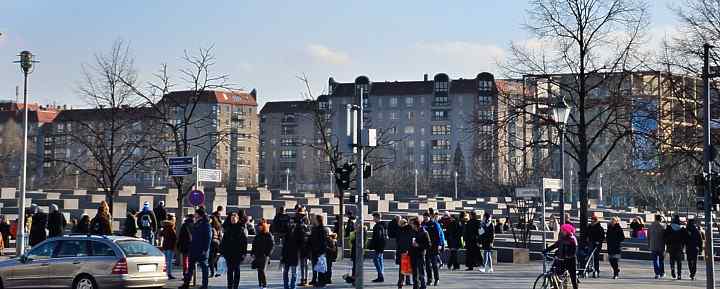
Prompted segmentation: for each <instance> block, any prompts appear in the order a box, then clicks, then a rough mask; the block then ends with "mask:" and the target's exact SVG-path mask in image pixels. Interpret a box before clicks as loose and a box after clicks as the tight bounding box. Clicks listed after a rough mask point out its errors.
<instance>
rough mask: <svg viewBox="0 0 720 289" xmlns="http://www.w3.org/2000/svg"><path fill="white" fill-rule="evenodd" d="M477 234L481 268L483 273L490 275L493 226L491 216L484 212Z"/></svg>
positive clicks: (493, 235)
mask: <svg viewBox="0 0 720 289" xmlns="http://www.w3.org/2000/svg"><path fill="white" fill-rule="evenodd" d="M478 234H479V235H480V242H481V245H482V250H483V261H484V262H483V263H484V265H483V267H484V269H485V273H492V272H494V270H493V264H492V250H493V243H494V242H495V226H494V225H493V223H492V215H490V213H488V212H485V214H483V221H482V223H481V224H480V232H478Z"/></svg>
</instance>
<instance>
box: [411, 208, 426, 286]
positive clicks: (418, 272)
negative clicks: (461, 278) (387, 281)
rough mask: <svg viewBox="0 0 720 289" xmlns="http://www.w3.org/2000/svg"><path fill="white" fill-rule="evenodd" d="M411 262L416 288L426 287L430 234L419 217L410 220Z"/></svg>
mask: <svg viewBox="0 0 720 289" xmlns="http://www.w3.org/2000/svg"><path fill="white" fill-rule="evenodd" d="M410 226H411V227H412V232H411V233H410V236H411V241H410V264H411V266H412V279H413V288H414V289H426V288H427V285H426V283H425V254H426V252H427V250H428V249H430V246H431V244H430V235H429V234H428V232H427V231H425V228H423V226H422V225H420V220H418V219H417V218H415V219H412V220H411V221H410Z"/></svg>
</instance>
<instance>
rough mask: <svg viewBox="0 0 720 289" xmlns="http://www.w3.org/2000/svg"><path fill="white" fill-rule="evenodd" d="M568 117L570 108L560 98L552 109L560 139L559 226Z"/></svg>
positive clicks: (561, 222) (562, 200)
mask: <svg viewBox="0 0 720 289" xmlns="http://www.w3.org/2000/svg"><path fill="white" fill-rule="evenodd" d="M569 116H570V107H569V106H568V105H567V103H566V102H565V98H564V97H562V98H560V100H559V101H558V103H557V105H555V107H553V109H552V118H553V120H554V121H555V123H557V124H558V126H559V131H560V132H559V133H558V137H560V172H561V173H562V178H561V181H562V190H561V192H560V224H565V221H566V220H565V125H566V124H567V120H568V117H569Z"/></svg>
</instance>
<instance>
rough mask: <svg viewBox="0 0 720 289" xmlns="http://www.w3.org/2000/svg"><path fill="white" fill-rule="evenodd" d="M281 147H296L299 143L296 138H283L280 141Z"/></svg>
mask: <svg viewBox="0 0 720 289" xmlns="http://www.w3.org/2000/svg"><path fill="white" fill-rule="evenodd" d="M280 145H281V146H285V147H289V146H296V145H297V141H296V140H295V139H294V138H283V139H280Z"/></svg>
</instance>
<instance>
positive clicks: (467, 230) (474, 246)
mask: <svg viewBox="0 0 720 289" xmlns="http://www.w3.org/2000/svg"><path fill="white" fill-rule="evenodd" d="M478 230H480V220H478V219H477V213H475V211H470V214H469V215H468V217H467V219H465V225H463V239H464V241H465V266H466V267H467V269H465V271H472V270H474V268H475V266H478V265H479V264H481V263H483V262H478V261H482V260H480V259H481V258H482V256H481V255H480V246H478V244H479V243H480V242H479V241H480V236H479V235H478Z"/></svg>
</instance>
